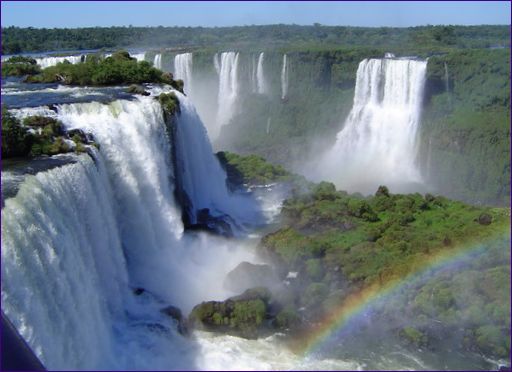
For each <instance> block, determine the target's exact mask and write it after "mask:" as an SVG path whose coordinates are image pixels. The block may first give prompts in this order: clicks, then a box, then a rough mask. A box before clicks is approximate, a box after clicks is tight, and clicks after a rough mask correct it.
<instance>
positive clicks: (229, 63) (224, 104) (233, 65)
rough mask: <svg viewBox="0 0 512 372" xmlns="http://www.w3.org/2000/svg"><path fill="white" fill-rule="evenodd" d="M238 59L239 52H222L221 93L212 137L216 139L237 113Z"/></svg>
mask: <svg viewBox="0 0 512 372" xmlns="http://www.w3.org/2000/svg"><path fill="white" fill-rule="evenodd" d="M238 60H239V53H236V52H224V53H222V54H221V61H220V74H219V95H218V112H217V120H216V127H215V128H212V129H213V130H212V133H210V136H211V138H213V139H216V138H217V136H218V135H219V133H220V128H221V127H222V126H223V125H226V124H228V123H229V121H230V120H231V118H232V117H233V115H234V114H235V108H236V101H237V98H238V90H239V86H238Z"/></svg>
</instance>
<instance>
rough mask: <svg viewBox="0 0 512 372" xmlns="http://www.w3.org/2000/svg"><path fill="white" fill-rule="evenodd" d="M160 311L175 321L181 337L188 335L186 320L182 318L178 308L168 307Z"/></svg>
mask: <svg viewBox="0 0 512 372" xmlns="http://www.w3.org/2000/svg"><path fill="white" fill-rule="evenodd" d="M160 311H161V312H162V313H164V314H165V315H167V316H169V317H171V318H172V319H174V320H175V321H176V323H177V324H178V332H179V333H181V334H182V335H188V325H187V319H186V318H185V317H183V314H182V312H181V310H180V309H179V308H178V307H176V306H172V305H170V306H167V307H165V308H163V309H162V310H160Z"/></svg>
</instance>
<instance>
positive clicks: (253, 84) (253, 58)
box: [250, 54, 258, 93]
mask: <svg viewBox="0 0 512 372" xmlns="http://www.w3.org/2000/svg"><path fill="white" fill-rule="evenodd" d="M257 69H258V61H257V59H256V55H255V54H253V55H252V56H251V71H250V72H251V75H250V78H251V88H252V92H253V93H256V92H258V77H257Z"/></svg>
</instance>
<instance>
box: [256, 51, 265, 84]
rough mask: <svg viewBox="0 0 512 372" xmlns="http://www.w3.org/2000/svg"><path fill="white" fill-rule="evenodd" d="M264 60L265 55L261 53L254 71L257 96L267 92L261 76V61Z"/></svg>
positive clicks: (262, 75) (263, 78)
mask: <svg viewBox="0 0 512 372" xmlns="http://www.w3.org/2000/svg"><path fill="white" fill-rule="evenodd" d="M264 60H265V53H263V52H261V53H260V55H259V57H258V67H257V69H256V84H257V88H258V90H257V91H258V93H259V94H264V93H266V91H267V84H266V82H265V76H264V74H263V61H264Z"/></svg>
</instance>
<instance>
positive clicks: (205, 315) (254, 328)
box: [188, 288, 271, 339]
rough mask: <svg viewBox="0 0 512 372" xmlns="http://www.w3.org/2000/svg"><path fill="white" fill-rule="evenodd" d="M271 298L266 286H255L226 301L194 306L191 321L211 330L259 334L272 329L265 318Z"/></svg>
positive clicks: (200, 327) (236, 333) (194, 325)
mask: <svg viewBox="0 0 512 372" xmlns="http://www.w3.org/2000/svg"><path fill="white" fill-rule="evenodd" d="M270 298H271V295H270V292H269V291H268V290H266V289H265V288H253V289H250V290H247V291H245V292H244V293H243V294H242V295H240V296H235V297H231V298H229V299H227V300H226V301H222V302H219V301H208V302H203V303H201V304H199V305H197V306H195V307H194V308H193V309H192V312H191V313H190V315H189V318H188V319H189V324H190V325H191V326H192V327H194V328H199V329H205V330H208V331H213V332H222V333H228V334H232V335H235V336H239V337H244V338H249V339H253V338H257V337H258V336H259V335H261V334H264V333H266V332H268V330H269V328H268V324H267V323H268V322H266V318H267V313H268V310H269V307H268V306H269V301H270Z"/></svg>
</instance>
